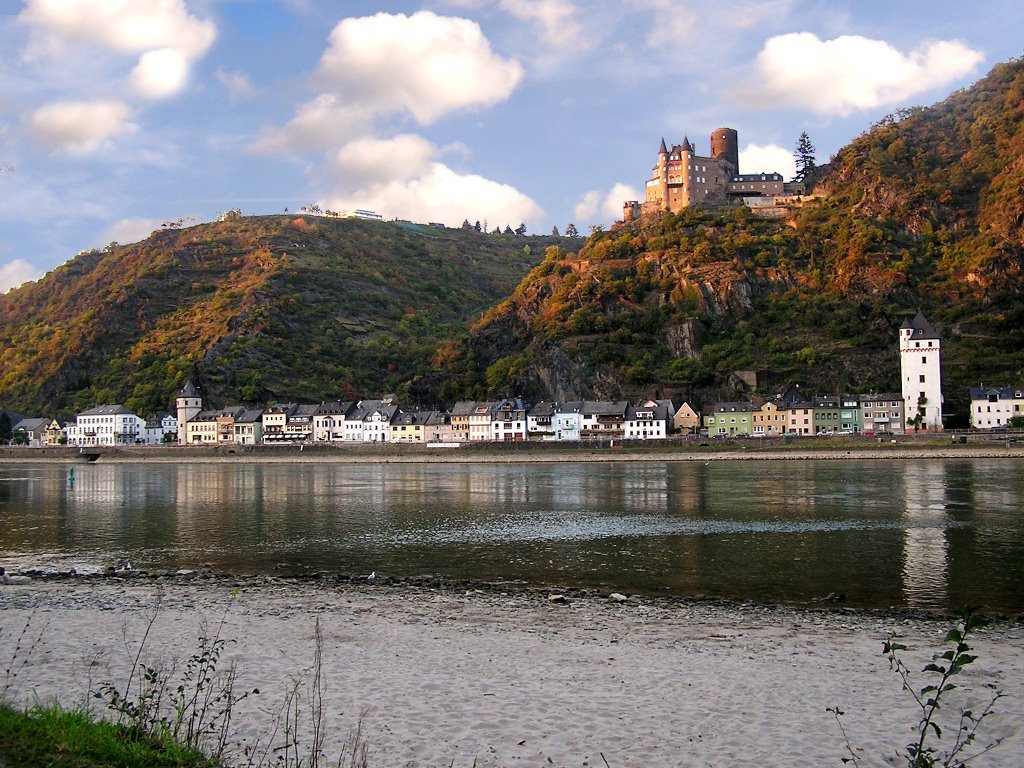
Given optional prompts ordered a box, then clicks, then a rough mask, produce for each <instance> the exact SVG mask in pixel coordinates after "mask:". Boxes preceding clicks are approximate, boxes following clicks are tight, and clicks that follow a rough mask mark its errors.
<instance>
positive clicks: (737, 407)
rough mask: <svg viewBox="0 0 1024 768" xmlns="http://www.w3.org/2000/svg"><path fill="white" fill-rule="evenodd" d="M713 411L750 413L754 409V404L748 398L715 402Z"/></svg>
mask: <svg viewBox="0 0 1024 768" xmlns="http://www.w3.org/2000/svg"><path fill="white" fill-rule="evenodd" d="M713 408H714V411H713V412H714V413H750V412H751V411H752V410H754V404H753V403H752V402H750V401H749V400H737V401H735V402H728V403H715V404H714V406H713Z"/></svg>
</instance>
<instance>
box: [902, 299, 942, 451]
mask: <svg viewBox="0 0 1024 768" xmlns="http://www.w3.org/2000/svg"><path fill="white" fill-rule="evenodd" d="M941 345H942V341H941V339H939V335H938V334H937V333H936V332H935V331H934V330H933V329H932V326H931V324H930V323H929V322H928V321H927V320H926V319H925V316H924V315H922V314H921V313H920V312H918V313H917V315H916V316H915V317H914V319H913V320H907V321H906V322H904V323H903V325H902V326H901V327H900V378H901V380H902V393H903V409H904V414H905V419H906V427H907V430H908V431H909V430H912V429H927V430H941V429H942V370H941V359H940V348H941ZM918 417H920V418H918Z"/></svg>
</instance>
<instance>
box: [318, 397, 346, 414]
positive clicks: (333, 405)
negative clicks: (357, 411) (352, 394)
mask: <svg viewBox="0 0 1024 768" xmlns="http://www.w3.org/2000/svg"><path fill="white" fill-rule="evenodd" d="M354 406H355V403H354V402H352V401H351V400H348V401H346V402H342V401H341V400H335V401H333V402H330V403H320V405H319V407H317V409H316V415H317V416H344V415H346V414H348V412H349V411H351V410H352V408H353V407H354Z"/></svg>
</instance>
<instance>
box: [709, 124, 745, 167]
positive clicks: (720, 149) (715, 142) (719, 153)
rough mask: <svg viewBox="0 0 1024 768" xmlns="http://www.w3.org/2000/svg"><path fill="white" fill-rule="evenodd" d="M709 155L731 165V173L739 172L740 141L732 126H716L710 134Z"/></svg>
mask: <svg viewBox="0 0 1024 768" xmlns="http://www.w3.org/2000/svg"><path fill="white" fill-rule="evenodd" d="M711 156H712V157H714V158H718V159H719V160H724V161H725V162H726V163H728V164H729V165H730V166H731V167H732V171H731V175H733V176H735V175H736V174H738V173H739V172H740V141H739V135H738V134H737V133H736V130H735V129H733V128H716V129H715V130H714V132H713V133H712V134H711Z"/></svg>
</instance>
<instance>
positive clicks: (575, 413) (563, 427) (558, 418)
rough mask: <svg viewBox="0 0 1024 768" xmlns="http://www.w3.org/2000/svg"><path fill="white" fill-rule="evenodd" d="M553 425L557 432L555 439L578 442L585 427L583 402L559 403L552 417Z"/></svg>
mask: <svg viewBox="0 0 1024 768" xmlns="http://www.w3.org/2000/svg"><path fill="white" fill-rule="evenodd" d="M551 427H552V429H553V430H554V433H555V440H559V441H563V442H570V443H573V442H578V441H579V439H580V432H581V431H582V429H583V403H582V402H579V401H576V402H572V403H559V405H558V407H557V408H556V409H555V413H554V415H553V416H552V417H551Z"/></svg>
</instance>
